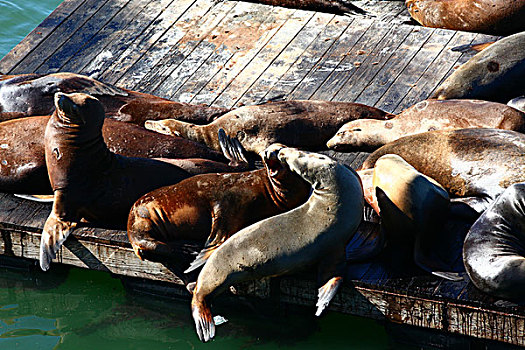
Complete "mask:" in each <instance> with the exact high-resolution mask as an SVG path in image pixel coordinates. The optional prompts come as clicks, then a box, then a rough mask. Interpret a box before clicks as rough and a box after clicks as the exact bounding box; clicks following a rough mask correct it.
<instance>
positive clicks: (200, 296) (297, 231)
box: [191, 148, 363, 341]
mask: <svg viewBox="0 0 525 350" xmlns="http://www.w3.org/2000/svg"><path fill="white" fill-rule="evenodd" d="M278 159H279V161H280V162H282V163H283V164H284V165H285V166H287V167H288V168H289V169H290V170H292V171H293V172H295V173H297V174H298V175H300V176H301V177H302V178H304V179H305V180H306V181H308V182H309V183H310V184H312V186H313V193H312V195H311V196H310V198H309V199H308V201H307V202H306V203H304V204H303V205H301V206H299V207H297V208H295V209H293V210H291V211H288V212H285V213H282V214H279V215H276V216H273V217H271V218H268V219H265V220H262V221H259V222H257V223H255V224H253V225H250V226H248V227H246V228H244V229H242V230H241V231H239V232H237V233H236V234H234V235H233V236H232V237H230V238H229V239H228V240H227V241H226V242H224V243H223V244H222V245H221V246H220V247H219V248H218V249H217V250H216V251H215V252H214V253H213V254H212V255H211V256H210V257H209V259H208V261H207V262H206V264H205V265H204V267H203V268H202V271H201V272H200V274H199V277H198V279H197V283H196V285H195V288H194V289H193V299H192V302H191V307H192V315H193V319H194V320H195V325H196V329H197V334H198V336H199V338H200V339H201V340H202V341H208V340H210V339H211V338H213V337H214V335H215V324H214V321H213V318H212V315H211V311H210V308H209V307H208V305H207V303H208V302H209V298H210V297H212V296H213V295H216V294H218V293H220V292H222V291H223V290H225V289H226V288H227V287H228V286H230V285H232V284H235V283H238V282H241V281H246V280H254V279H259V278H262V277H267V276H279V275H283V274H287V273H290V272H293V271H296V270H299V269H302V268H305V267H307V266H308V265H310V264H319V273H320V274H319V282H320V285H323V287H321V288H320V289H319V299H318V302H317V312H316V314H317V315H319V314H320V313H321V312H322V310H323V309H324V308H325V307H326V306H327V305H328V303H329V301H330V300H331V299H332V297H333V296H334V294H335V292H336V290H337V288H338V286H339V285H340V284H341V282H342V277H341V276H342V274H341V271H340V268H341V264H340V263H341V262H343V261H344V250H345V249H344V247H345V245H346V243H347V242H348V241H349V240H350V238H351V237H352V236H353V235H354V233H355V231H356V229H357V227H358V226H359V223H360V222H361V219H362V213H363V191H362V187H361V183H360V181H359V178H358V176H357V174H356V173H355V172H354V171H353V170H350V169H348V168H347V167H345V166H343V165H342V164H338V163H337V162H335V161H334V160H332V159H330V158H328V157H327V156H324V155H319V154H314V153H308V152H304V151H299V150H297V149H292V148H283V149H281V150H280V151H279V153H278Z"/></svg>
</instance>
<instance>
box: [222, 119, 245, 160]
mask: <svg viewBox="0 0 525 350" xmlns="http://www.w3.org/2000/svg"><path fill="white" fill-rule="evenodd" d="M218 137H219V144H220V146H221V149H222V153H223V154H224V156H225V157H226V159H228V160H229V161H230V165H231V166H235V165H238V164H239V163H248V160H247V159H246V155H245V150H244V147H242V145H241V143H240V142H239V140H238V139H237V138H236V137H229V136H228V135H226V132H225V131H224V129H223V128H220V129H219V132H218Z"/></svg>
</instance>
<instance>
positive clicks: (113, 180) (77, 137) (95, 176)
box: [40, 93, 190, 270]
mask: <svg viewBox="0 0 525 350" xmlns="http://www.w3.org/2000/svg"><path fill="white" fill-rule="evenodd" d="M55 107H56V112H55V113H54V114H53V115H52V117H51V118H50V119H49V122H48V124H47V127H46V132H45V138H44V142H45V155H46V165H47V171H48V175H49V180H50V182H51V187H52V188H53V192H54V202H53V209H52V211H51V214H50V215H49V217H48V218H47V220H46V223H45V225H44V229H43V232H42V239H41V244H40V266H41V268H42V269H43V270H47V269H48V268H49V263H50V262H51V259H52V258H54V257H55V256H56V252H57V251H58V249H59V248H60V246H61V245H62V243H63V242H64V240H65V239H66V238H67V236H68V235H69V233H70V232H71V230H73V229H74V228H75V227H76V225H77V224H78V222H80V220H81V219H83V220H86V221H88V222H94V223H99V224H103V225H114V226H120V227H125V224H126V220H127V217H128V214H129V210H130V208H131V207H132V205H133V203H134V202H135V201H136V200H137V199H138V198H140V197H141V196H142V195H144V194H145V193H148V192H150V191H153V190H154V189H157V188H159V187H162V186H167V185H171V184H174V183H177V182H179V181H180V180H183V179H185V178H188V177H189V176H190V174H188V172H186V171H184V170H183V169H181V168H179V167H177V166H174V165H171V164H168V163H165V162H161V161H157V160H154V159H147V158H129V157H124V156H120V155H117V154H115V153H112V152H111V151H110V150H109V149H108V148H107V146H106V144H105V143H104V139H103V137H102V124H103V123H104V108H103V106H102V104H101V103H100V102H99V101H98V100H97V99H96V98H94V97H91V96H89V95H87V94H82V93H73V94H63V93H56V95H55Z"/></svg>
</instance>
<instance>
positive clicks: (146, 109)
mask: <svg viewBox="0 0 525 350" xmlns="http://www.w3.org/2000/svg"><path fill="white" fill-rule="evenodd" d="M55 92H63V93H72V92H83V93H86V94H90V95H92V96H94V97H96V98H98V99H99V101H100V102H101V103H102V104H103V105H104V108H105V110H106V116H109V117H112V118H115V119H118V120H120V121H125V122H130V123H134V124H139V125H143V124H144V122H145V121H146V119H163V118H175V119H180V120H185V121H189V122H192V123H198V124H199V123H200V124H206V123H209V122H211V121H213V120H214V119H216V118H217V117H219V116H221V115H222V114H224V113H226V112H227V111H229V110H228V109H226V108H216V107H208V106H204V105H190V104H187V103H180V102H174V101H170V100H166V99H163V98H160V97H157V96H153V95H149V94H144V93H141V92H137V91H131V90H127V89H122V88H118V87H116V86H113V85H110V84H106V83H102V82H100V81H98V80H95V79H93V78H90V77H87V76H85V75H80V74H75V73H51V74H46V75H41V74H21V75H5V76H0V121H4V120H9V119H15V118H21V117H28V116H36V115H49V114H51V113H53V111H54V109H55V106H54V102H53V96H54V94H55Z"/></svg>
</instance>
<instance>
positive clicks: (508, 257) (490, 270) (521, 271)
mask: <svg viewBox="0 0 525 350" xmlns="http://www.w3.org/2000/svg"><path fill="white" fill-rule="evenodd" d="M524 246H525V184H523V183H519V184H514V185H512V186H510V187H509V188H507V189H506V190H505V191H504V192H503V193H502V194H501V196H499V197H498V199H497V200H496V201H494V203H492V205H491V206H490V207H489V208H488V209H487V210H486V211H485V212H484V213H483V214H482V215H481V216H480V217H479V219H478V220H477V221H476V222H475V223H474V225H472V227H471V228H470V231H469V232H468V234H467V237H466V238H465V243H464V245H463V263H464V264H465V269H466V270H467V273H468V275H469V277H470V279H471V281H472V283H474V285H475V286H476V287H478V288H479V289H481V290H482V291H484V292H485V293H488V294H490V295H493V296H496V297H499V298H504V299H510V300H512V301H517V302H524V301H525V294H524V293H523V290H524V289H523V288H525V249H524Z"/></svg>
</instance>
